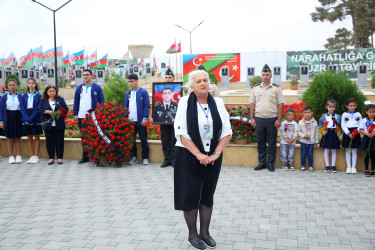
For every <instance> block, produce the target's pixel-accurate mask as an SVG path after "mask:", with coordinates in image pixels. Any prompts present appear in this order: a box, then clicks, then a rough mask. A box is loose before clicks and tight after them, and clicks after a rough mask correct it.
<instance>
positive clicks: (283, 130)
mask: <svg viewBox="0 0 375 250" xmlns="http://www.w3.org/2000/svg"><path fill="white" fill-rule="evenodd" d="M285 117H286V120H285V121H283V122H282V123H281V126H280V137H281V140H280V159H281V163H282V164H283V166H282V169H283V170H289V169H290V170H291V171H294V170H295V168H294V166H293V163H294V149H295V145H296V139H297V123H296V122H295V121H293V118H294V109H293V108H288V109H287V110H286V111H285ZM288 163H289V164H288ZM288 165H289V168H288Z"/></svg>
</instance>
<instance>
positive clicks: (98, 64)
mask: <svg viewBox="0 0 375 250" xmlns="http://www.w3.org/2000/svg"><path fill="white" fill-rule="evenodd" d="M90 65H91V68H92V69H102V68H105V67H108V54H106V55H105V56H104V57H103V58H102V59H100V60H99V61H96V62H93V63H91V64H90Z"/></svg>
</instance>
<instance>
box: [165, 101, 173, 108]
mask: <svg viewBox="0 0 375 250" xmlns="http://www.w3.org/2000/svg"><path fill="white" fill-rule="evenodd" d="M163 105H164V109H167V105H168V108H170V107H171V102H164V101H163Z"/></svg>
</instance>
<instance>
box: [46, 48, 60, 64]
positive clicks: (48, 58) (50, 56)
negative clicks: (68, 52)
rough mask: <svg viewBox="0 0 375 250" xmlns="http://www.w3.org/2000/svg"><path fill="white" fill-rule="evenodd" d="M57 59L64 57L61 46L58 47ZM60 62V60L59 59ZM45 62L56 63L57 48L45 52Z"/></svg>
mask: <svg viewBox="0 0 375 250" xmlns="http://www.w3.org/2000/svg"><path fill="white" fill-rule="evenodd" d="M56 52H57V55H56V56H57V57H62V48H61V46H59V47H56ZM57 60H59V59H57ZM43 61H46V62H54V61H55V48H53V49H49V50H47V51H45V52H43Z"/></svg>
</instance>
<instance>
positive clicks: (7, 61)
mask: <svg viewBox="0 0 375 250" xmlns="http://www.w3.org/2000/svg"><path fill="white" fill-rule="evenodd" d="M3 65H4V66H5V67H12V66H13V65H14V55H13V52H12V53H10V55H9V56H8V57H7V58H6V59H5V60H4V63H3Z"/></svg>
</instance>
